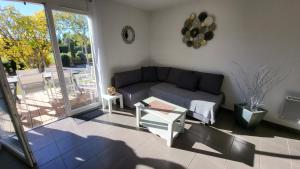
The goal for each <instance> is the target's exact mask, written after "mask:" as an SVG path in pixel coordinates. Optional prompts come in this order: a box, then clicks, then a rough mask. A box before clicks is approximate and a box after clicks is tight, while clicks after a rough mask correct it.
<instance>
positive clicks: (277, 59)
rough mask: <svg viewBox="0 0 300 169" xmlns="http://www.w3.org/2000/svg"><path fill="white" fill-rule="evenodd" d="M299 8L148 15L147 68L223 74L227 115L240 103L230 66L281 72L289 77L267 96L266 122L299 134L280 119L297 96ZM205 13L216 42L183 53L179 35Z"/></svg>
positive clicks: (289, 1) (212, 5)
mask: <svg viewBox="0 0 300 169" xmlns="http://www.w3.org/2000/svg"><path fill="white" fill-rule="evenodd" d="M299 7H300V1H297V0H286V1H282V0H251V1H249V0H195V1H193V2H188V3H186V4H181V5H178V6H175V7H171V8H167V9H163V10H158V11H155V12H152V14H151V17H150V36H149V37H150V59H151V63H152V64H159V65H169V66H176V67H181V68H186V69H191V70H198V71H206V72H220V73H223V74H225V76H226V78H225V82H224V85H223V91H224V92H225V93H226V103H225V107H228V108H231V109H232V107H233V104H234V103H236V102H239V100H240V93H239V91H238V89H237V86H236V85H235V84H234V79H233V76H232V72H236V70H237V69H235V67H234V64H233V61H236V62H238V63H240V64H242V65H243V66H245V68H246V69H247V70H248V71H249V72H253V71H254V70H255V68H257V67H259V66H260V65H269V66H272V67H280V69H281V71H282V72H283V74H284V73H287V72H289V75H288V77H287V78H286V79H285V81H284V82H282V83H281V84H279V85H278V86H276V87H275V88H274V90H273V91H272V92H271V93H270V94H269V95H267V97H266V100H265V107H266V108H267V109H268V110H269V113H268V115H267V117H266V118H265V119H266V120H269V121H272V122H275V123H280V124H283V125H287V126H290V127H293V128H297V129H300V125H299V124H297V123H289V122H286V121H284V120H281V119H280V118H279V116H278V114H279V112H280V106H281V104H282V102H283V100H284V97H285V96H286V95H287V93H290V92H291V93H295V92H296V93H297V92H298V93H299V92H300V88H299V87H300V74H299V73H300V46H299V45H300V33H299V30H300V20H299V16H300V10H299ZM204 10H205V11H207V12H208V13H210V14H214V15H215V17H216V23H217V30H216V31H215V38H214V39H213V40H212V41H210V42H209V43H208V45H207V46H206V47H204V48H201V49H198V50H195V49H192V48H187V47H186V46H185V45H184V44H183V43H182V40H181V39H182V36H181V34H180V31H181V28H182V26H183V23H184V21H185V19H186V18H187V17H188V16H189V15H190V14H191V12H197V13H199V12H201V11H204ZM299 113H300V112H299Z"/></svg>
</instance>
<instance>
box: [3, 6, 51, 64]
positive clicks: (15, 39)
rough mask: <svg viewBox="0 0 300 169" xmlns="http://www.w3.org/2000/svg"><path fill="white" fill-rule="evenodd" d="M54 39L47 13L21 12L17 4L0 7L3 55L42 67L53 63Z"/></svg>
mask: <svg viewBox="0 0 300 169" xmlns="http://www.w3.org/2000/svg"><path fill="white" fill-rule="evenodd" d="M50 52H51V43H50V40H49V37H48V29H47V24H46V17H45V14H44V13H43V12H42V11H40V12H37V13H35V14H34V15H32V16H24V15H22V14H20V13H19V12H18V11H17V10H16V9H15V8H14V7H11V6H8V7H4V8H2V9H0V55H1V56H2V57H3V58H4V59H5V60H14V61H15V62H16V63H17V64H23V65H24V66H25V68H39V70H42V69H43V67H44V66H46V65H49V64H50V58H49V54H50Z"/></svg>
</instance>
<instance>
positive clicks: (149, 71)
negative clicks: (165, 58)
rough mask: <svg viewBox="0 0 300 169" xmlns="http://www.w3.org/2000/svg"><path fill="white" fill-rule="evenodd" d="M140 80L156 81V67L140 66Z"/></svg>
mask: <svg viewBox="0 0 300 169" xmlns="http://www.w3.org/2000/svg"><path fill="white" fill-rule="evenodd" d="M142 81H143V82H156V81H158V78H157V74H156V67H151V66H149V67H142Z"/></svg>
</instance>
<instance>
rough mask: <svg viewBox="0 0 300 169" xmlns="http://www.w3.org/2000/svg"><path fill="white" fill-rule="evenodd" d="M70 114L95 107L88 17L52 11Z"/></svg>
mask: <svg viewBox="0 0 300 169" xmlns="http://www.w3.org/2000/svg"><path fill="white" fill-rule="evenodd" d="M52 13H53V18H54V25H55V33H56V38H57V42H58V46H59V52H60V57H61V62H62V70H63V74H64V81H65V85H66V87H67V90H66V92H67V96H68V99H69V103H70V108H71V112H72V114H76V113H79V112H82V111H85V110H88V109H92V108H94V107H97V106H99V99H98V91H97V83H96V76H95V67H94V66H95V64H94V58H93V55H92V49H91V45H92V43H91V37H90V32H89V22H88V19H89V18H88V16H87V15H84V14H78V13H73V12H66V11H58V10H52Z"/></svg>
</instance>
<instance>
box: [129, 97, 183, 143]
mask: <svg viewBox="0 0 300 169" xmlns="http://www.w3.org/2000/svg"><path fill="white" fill-rule="evenodd" d="M143 101H144V102H146V103H148V104H150V103H151V102H153V101H159V102H161V103H164V104H166V105H169V106H172V107H173V108H174V109H173V110H172V111H164V110H162V109H152V108H149V107H145V106H144V105H143V104H142V103H140V102H139V103H136V104H135V107H136V125H137V127H140V126H143V127H145V128H147V129H148V130H149V131H150V132H152V133H153V134H156V135H159V136H160V137H161V138H163V139H165V140H167V145H168V146H172V143H173V139H174V138H175V137H176V136H177V135H178V134H179V133H182V132H184V121H185V116H186V112H187V109H185V108H183V107H180V106H177V105H175V104H172V103H169V102H167V101H164V100H161V99H158V98H156V97H149V98H147V99H145V100H143Z"/></svg>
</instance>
